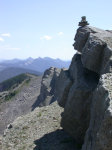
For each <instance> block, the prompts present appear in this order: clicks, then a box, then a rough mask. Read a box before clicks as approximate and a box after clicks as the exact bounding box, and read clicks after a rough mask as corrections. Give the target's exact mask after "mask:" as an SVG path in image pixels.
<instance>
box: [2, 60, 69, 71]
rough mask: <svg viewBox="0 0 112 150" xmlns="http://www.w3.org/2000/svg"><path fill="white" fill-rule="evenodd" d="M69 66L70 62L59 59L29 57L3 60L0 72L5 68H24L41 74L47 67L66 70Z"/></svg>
mask: <svg viewBox="0 0 112 150" xmlns="http://www.w3.org/2000/svg"><path fill="white" fill-rule="evenodd" d="M69 65H70V61H63V60H60V59H52V58H49V57H45V58H41V57H39V58H36V59H33V58H31V57H29V58H28V59H25V60H20V59H12V60H4V61H2V62H0V70H4V69H6V68H9V67H10V68H12V67H13V68H25V69H30V70H34V71H38V72H41V73H43V72H44V71H45V70H46V69H48V68H49V67H51V66H52V67H57V68H63V67H64V68H68V67H69Z"/></svg>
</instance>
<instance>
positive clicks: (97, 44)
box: [82, 31, 112, 74]
mask: <svg viewBox="0 0 112 150" xmlns="http://www.w3.org/2000/svg"><path fill="white" fill-rule="evenodd" d="M104 34H105V31H104ZM111 40H112V39H111ZM111 55H112V49H111V48H110V47H109V46H108V44H107V42H106V41H105V40H103V39H102V37H101V34H100V36H99V34H90V36H89V38H88V40H87V42H86V44H85V46H84V48H83V50H82V63H83V66H84V67H85V68H87V69H89V70H92V71H94V72H96V73H98V74H102V73H105V70H106V68H107V65H108V64H109V62H110V56H111Z"/></svg>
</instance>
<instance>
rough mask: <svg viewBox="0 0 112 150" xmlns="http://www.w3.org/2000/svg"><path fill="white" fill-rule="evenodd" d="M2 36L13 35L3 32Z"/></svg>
mask: <svg viewBox="0 0 112 150" xmlns="http://www.w3.org/2000/svg"><path fill="white" fill-rule="evenodd" d="M1 36H5V37H10V36H11V35H10V33H3V34H1Z"/></svg>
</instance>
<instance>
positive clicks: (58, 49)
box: [0, 0, 112, 60]
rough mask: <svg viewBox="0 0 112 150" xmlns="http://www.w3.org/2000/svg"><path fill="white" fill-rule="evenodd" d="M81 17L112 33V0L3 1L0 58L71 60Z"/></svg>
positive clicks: (0, 20)
mask: <svg viewBox="0 0 112 150" xmlns="http://www.w3.org/2000/svg"><path fill="white" fill-rule="evenodd" d="M82 16H86V18H87V21H88V22H89V23H90V25H91V26H94V27H98V28H101V29H108V30H112V0H94V1H90V0H0V59H13V58H20V59H26V58H28V57H32V58H38V57H51V58H60V59H62V60H71V59H72V57H73V55H74V54H75V50H74V48H73V46H72V44H73V43H74V36H75V33H76V30H77V28H78V22H79V21H80V20H81V17H82Z"/></svg>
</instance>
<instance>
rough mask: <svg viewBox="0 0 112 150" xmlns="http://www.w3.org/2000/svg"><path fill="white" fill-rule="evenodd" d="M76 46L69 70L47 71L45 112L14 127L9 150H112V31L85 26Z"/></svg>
mask: <svg viewBox="0 0 112 150" xmlns="http://www.w3.org/2000/svg"><path fill="white" fill-rule="evenodd" d="M84 19H85V18H83V20H82V21H84ZM85 21H86V20H85ZM74 40H75V43H74V44H73V46H74V49H75V50H77V53H76V54H75V55H74V56H73V58H72V61H71V64H70V66H69V69H64V68H62V69H57V68H53V67H51V68H49V69H48V70H46V71H45V73H44V75H43V77H42V81H41V90H40V95H39V97H38V99H37V101H36V102H35V103H34V105H33V110H34V109H35V108H36V107H37V106H41V107H40V108H36V109H35V110H34V111H33V112H31V113H30V114H27V115H26V116H23V117H20V118H18V119H17V120H15V121H14V123H12V124H11V125H10V124H9V125H8V127H7V129H6V130H5V132H4V136H2V137H1V140H0V143H1V147H2V148H3V150H8V149H9V150H10V149H11V150H13V149H14V150H16V149H17V150H20V149H21V150H32V149H33V150H76V149H78V150H112V31H109V30H106V31H105V30H102V29H98V28H95V27H91V26H88V24H84V25H82V24H81V25H80V27H79V28H78V29H77V32H76V35H75V38H74ZM56 100H57V101H58V104H59V106H61V107H62V108H61V107H59V106H58V105H57V103H56V102H54V101H56ZM53 102H54V103H53ZM51 103H52V104H51ZM50 104H51V105H50ZM47 105H50V106H47ZM42 106H43V107H42ZM65 132H66V133H65ZM67 133H68V134H69V135H67Z"/></svg>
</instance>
